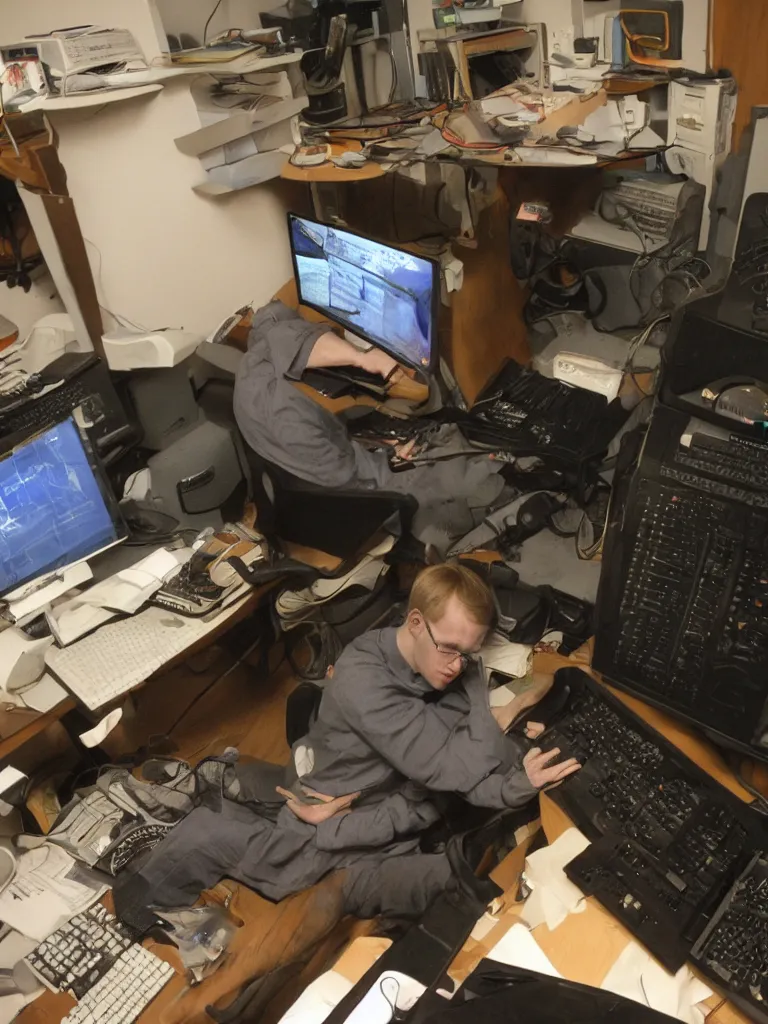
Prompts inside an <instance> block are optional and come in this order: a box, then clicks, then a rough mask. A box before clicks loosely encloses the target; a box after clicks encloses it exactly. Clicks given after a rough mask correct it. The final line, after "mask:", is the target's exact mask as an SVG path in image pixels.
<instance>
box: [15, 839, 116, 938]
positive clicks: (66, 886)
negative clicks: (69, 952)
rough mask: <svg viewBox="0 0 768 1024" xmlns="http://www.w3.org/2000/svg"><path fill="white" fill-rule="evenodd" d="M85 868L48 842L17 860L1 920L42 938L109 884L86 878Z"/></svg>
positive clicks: (92, 901) (88, 905)
mask: <svg viewBox="0 0 768 1024" xmlns="http://www.w3.org/2000/svg"><path fill="white" fill-rule="evenodd" d="M85 877H86V876H85V872H84V871H83V869H82V868H80V867H79V865H77V863H76V861H75V860H74V859H73V858H72V857H70V856H69V854H68V853H65V852H64V850H62V849H60V848H59V847H57V846H52V845H51V844H50V843H46V844H44V845H42V846H40V847H38V848H37V849H35V850H28V851H27V852H26V853H23V854H22V855H21V856H20V857H19V858H18V860H17V871H16V877H15V878H14V880H13V881H12V882H11V884H10V885H9V886H8V887H7V888H6V889H5V890H4V891H3V893H2V894H0V921H4V922H5V924H7V925H10V927H11V928H15V929H16V931H18V932H21V933H22V935H26V936H27V937H28V938H30V939H35V940H36V941H38V942H42V940H43V939H47V938H48V936H49V935H51V934H52V933H53V932H55V931H56V929H57V928H60V927H61V925H62V924H64V923H66V922H67V921H68V920H69V919H70V917H73V916H74V915H75V914H78V913H80V912H81V911H83V910H85V909H87V908H88V907H90V905H91V904H92V903H95V901H96V900H97V899H99V897H101V896H103V895H104V893H105V892H106V891H107V889H108V888H109V886H106V885H99V884H98V883H97V882H95V881H91V880H90V879H89V881H88V882H87V883H86V881H85Z"/></svg>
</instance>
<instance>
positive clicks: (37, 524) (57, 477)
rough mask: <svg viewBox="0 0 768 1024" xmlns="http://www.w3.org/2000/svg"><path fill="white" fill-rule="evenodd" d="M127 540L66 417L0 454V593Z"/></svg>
mask: <svg viewBox="0 0 768 1024" xmlns="http://www.w3.org/2000/svg"><path fill="white" fill-rule="evenodd" d="M126 535H127V529H126V526H125V523H124V522H123V520H122V518H121V517H120V512H119V509H118V507H117V502H116V501H115V498H114V496H113V495H112V493H111V491H110V488H109V483H108V481H107V479H106V476H105V474H104V471H103V469H102V468H101V466H100V464H99V463H98V461H97V460H96V457H95V456H94V454H93V453H92V451H91V449H90V446H89V445H88V442H87V441H86V440H85V439H84V438H83V436H82V435H81V434H80V431H79V429H78V427H77V425H76V423H75V421H74V420H73V419H72V418H71V417H70V418H69V419H66V420H64V421H62V422H61V423H57V424H55V425H54V426H51V427H48V428H46V429H45V430H43V431H40V432H39V433H37V434H35V435H34V436H32V437H29V438H26V439H25V440H24V441H22V442H21V443H20V444H17V445H16V446H15V447H13V448H12V449H11V450H10V451H8V452H6V453H5V454H4V455H2V456H0V595H2V596H5V595H7V594H10V593H11V592H13V591H17V590H18V591H21V590H22V588H24V586H25V584H27V583H30V582H31V581H32V580H35V579H37V578H39V577H43V576H46V575H48V574H51V573H55V571H56V570H57V569H61V568H63V567H64V566H69V565H73V564H74V563H76V562H80V561H83V560H84V559H86V558H89V557H90V556H91V555H94V554H96V553H97V552H99V551H103V550H104V549H106V548H108V547H111V546H112V545H113V544H117V543H118V542H119V541H121V540H124V539H125V537H126Z"/></svg>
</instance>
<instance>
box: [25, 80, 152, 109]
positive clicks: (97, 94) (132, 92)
mask: <svg viewBox="0 0 768 1024" xmlns="http://www.w3.org/2000/svg"><path fill="white" fill-rule="evenodd" d="M162 88H163V87H162V85H159V84H155V85H137V86H134V87H129V88H127V89H104V90H101V89H95V90H93V91H91V92H77V93H70V94H69V95H68V96H40V97H39V98H38V99H36V100H31V101H30V102H29V103H25V104H24V106H23V107H21V109H20V111H19V113H22V114H26V113H29V112H30V111H32V110H43V111H45V113H46V114H48V113H52V112H55V111H59V110H83V109H84V108H86V107H102V106H105V105H106V104H107V103H122V102H125V100H133V99H136V98H138V97H139V96H151V95H152V94H153V93H157V92H160V91H161V90H162Z"/></svg>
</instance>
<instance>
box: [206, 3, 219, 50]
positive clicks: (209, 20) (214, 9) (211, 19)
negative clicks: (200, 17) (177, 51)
mask: <svg viewBox="0 0 768 1024" xmlns="http://www.w3.org/2000/svg"><path fill="white" fill-rule="evenodd" d="M220 7H221V0H216V6H215V7H214V8H213V10H212V11H211V13H210V14H209V15H208V21H206V23H205V28H204V29H203V46H205V44H206V43H207V42H208V27H209V26H210V24H211V22H212V21H213V18H214V15H215V14H216V11H218V9H219V8H220Z"/></svg>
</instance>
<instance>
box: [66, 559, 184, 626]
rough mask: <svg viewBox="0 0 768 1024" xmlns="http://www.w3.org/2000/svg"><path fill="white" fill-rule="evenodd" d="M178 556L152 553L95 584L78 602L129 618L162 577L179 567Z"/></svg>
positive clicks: (159, 585) (161, 580) (147, 598)
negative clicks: (119, 613) (121, 613)
mask: <svg viewBox="0 0 768 1024" xmlns="http://www.w3.org/2000/svg"><path fill="white" fill-rule="evenodd" d="M178 554H179V553H178V552H175V551H168V550H166V549H165V548H160V549H159V550H158V551H153V552H152V554H151V555H148V556H147V557H146V558H142V559H141V561H140V562H137V563H136V564H135V565H132V566H131V567H130V568H128V569H121V571H120V572H118V573H116V574H115V575H114V576H110V577H109V579H106V580H103V581H102V582H101V583H97V584H96V585H95V586H94V587H91V588H90V590H87V591H86V592H85V593H84V594H82V595H81V596H80V599H79V600H80V601H81V602H82V603H83V604H88V605H94V606H95V607H97V608H105V609H109V610H111V611H115V612H123V613H124V614H125V615H133V613H134V612H137V611H138V610H139V608H141V606H142V605H143V604H146V602H147V601H148V600H149V599H150V597H152V595H153V594H154V593H155V592H156V591H157V590H159V589H160V587H161V586H162V583H163V580H164V579H165V577H166V576H168V575H169V573H171V572H174V571H175V570H176V569H178V567H179V565H180V564H181V562H180V561H179V558H178ZM184 560H186V556H185V557H184Z"/></svg>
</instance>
